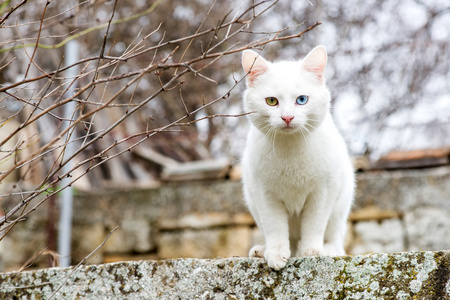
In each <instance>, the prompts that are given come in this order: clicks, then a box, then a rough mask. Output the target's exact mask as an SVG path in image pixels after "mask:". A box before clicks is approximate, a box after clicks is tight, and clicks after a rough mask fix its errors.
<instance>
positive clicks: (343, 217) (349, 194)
mask: <svg viewBox="0 0 450 300" xmlns="http://www.w3.org/2000/svg"><path fill="white" fill-rule="evenodd" d="M352 199H353V185H352V184H348V187H347V189H346V190H344V193H343V194H342V195H341V196H340V198H339V199H338V201H337V202H336V204H335V205H334V208H333V212H332V213H331V216H330V219H329V221H328V224H327V228H326V230H325V254H326V255H330V256H342V255H345V250H344V241H345V235H346V233H347V219H348V215H349V213H350V209H351V204H352Z"/></svg>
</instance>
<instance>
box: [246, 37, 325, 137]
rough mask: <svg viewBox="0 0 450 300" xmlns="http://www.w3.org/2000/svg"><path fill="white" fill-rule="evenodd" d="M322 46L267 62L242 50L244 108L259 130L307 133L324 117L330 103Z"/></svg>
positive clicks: (255, 54) (249, 51) (251, 52)
mask: <svg viewBox="0 0 450 300" xmlns="http://www.w3.org/2000/svg"><path fill="white" fill-rule="evenodd" d="M326 63H327V52H326V50H325V47H323V46H318V47H316V48H314V49H313V50H311V52H309V53H308V55H307V56H306V57H305V58H304V59H303V60H299V61H282V62H277V63H270V62H268V61H266V60H265V59H264V58H262V57H261V56H260V55H259V54H258V53H256V52H254V51H251V50H246V51H244V53H243V55H242V66H243V68H244V71H245V73H246V74H247V78H246V79H247V90H246V91H245V95H244V108H245V110H246V111H247V112H253V111H254V113H251V114H250V115H249V119H250V121H251V122H252V123H253V125H254V126H255V127H257V128H258V129H259V130H261V131H263V132H265V133H267V132H269V131H271V132H276V133H283V134H308V133H310V132H312V131H313V130H314V129H316V128H317V127H318V126H319V125H320V124H321V123H322V121H323V120H324V118H325V116H326V114H327V112H328V110H329V106H330V93H329V91H328V89H327V87H326V85H325V78H324V71H325V66H326Z"/></svg>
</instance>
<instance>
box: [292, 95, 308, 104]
mask: <svg viewBox="0 0 450 300" xmlns="http://www.w3.org/2000/svg"><path fill="white" fill-rule="evenodd" d="M308 99H309V97H308V96H305V95H301V96H298V97H297V99H296V100H295V103H297V104H298V105H305V104H306V103H307V102H308Z"/></svg>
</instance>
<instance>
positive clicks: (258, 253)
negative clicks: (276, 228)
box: [248, 245, 266, 258]
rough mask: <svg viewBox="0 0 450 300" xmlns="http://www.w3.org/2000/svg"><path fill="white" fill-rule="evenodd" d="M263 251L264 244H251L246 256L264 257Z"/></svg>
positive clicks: (264, 249) (264, 248)
mask: <svg viewBox="0 0 450 300" xmlns="http://www.w3.org/2000/svg"><path fill="white" fill-rule="evenodd" d="M265 251H266V246H263V245H256V246H253V247H252V249H250V252H249V254H248V256H250V257H261V258H264V252H265Z"/></svg>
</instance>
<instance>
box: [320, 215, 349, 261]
mask: <svg viewBox="0 0 450 300" xmlns="http://www.w3.org/2000/svg"><path fill="white" fill-rule="evenodd" d="M346 231H347V218H346V217H345V214H343V213H338V212H333V214H332V215H331V217H330V220H329V222H328V225H327V228H326V230H325V245H324V254H325V255H328V256H342V255H345V250H344V239H345V233H346Z"/></svg>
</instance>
